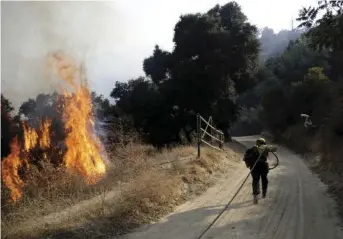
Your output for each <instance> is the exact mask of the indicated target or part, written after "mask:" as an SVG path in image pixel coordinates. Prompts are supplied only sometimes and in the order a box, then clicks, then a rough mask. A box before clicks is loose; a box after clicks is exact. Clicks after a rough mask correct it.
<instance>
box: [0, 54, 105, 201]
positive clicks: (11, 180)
mask: <svg viewBox="0 0 343 239" xmlns="http://www.w3.org/2000/svg"><path fill="white" fill-rule="evenodd" d="M50 60H51V61H50V63H52V64H51V66H52V67H53V69H54V70H55V71H56V73H57V75H58V77H59V78H60V79H61V80H63V82H64V83H67V84H64V85H67V86H66V87H63V84H61V85H60V87H59V88H61V89H64V90H63V92H62V94H63V101H64V105H63V107H61V110H62V116H63V120H64V123H65V131H66V133H67V135H66V139H65V145H66V146H67V151H66V153H65V155H64V158H63V160H64V164H65V165H66V167H67V169H68V170H69V171H70V172H72V173H79V174H81V175H82V176H83V177H84V178H85V181H86V182H87V183H89V184H93V183H96V182H97V181H98V180H99V179H100V178H101V177H102V176H103V175H104V174H105V172H106V166H105V163H104V161H103V159H102V156H101V152H102V150H103V148H102V144H101V143H100V140H99V138H98V137H97V136H96V134H95V132H94V125H93V124H94V115H93V113H92V112H93V107H92V102H91V93H90V91H89V89H88V86H87V84H86V83H85V82H84V81H83V80H82V77H81V74H80V70H79V69H78V67H77V66H76V65H75V63H74V61H73V60H72V59H70V58H68V57H66V56H65V55H63V54H61V53H57V54H53V55H51V58H50ZM51 125H52V121H51V120H49V119H47V120H45V121H41V122H40V124H39V131H38V132H37V131H36V130H35V128H33V127H30V126H28V125H27V123H25V122H24V121H23V122H22V126H23V131H24V142H23V150H24V152H23V157H24V158H23V159H20V157H19V155H20V151H21V150H20V147H19V141H18V138H17V137H16V138H15V139H14V140H13V142H12V143H11V153H10V155H9V156H8V157H6V158H5V159H4V160H3V161H2V168H1V172H2V180H3V182H4V184H5V186H6V187H7V188H9V189H10V190H11V200H12V201H13V202H15V201H17V200H18V199H20V198H21V196H22V192H21V189H22V187H23V186H24V182H23V180H22V179H21V178H20V177H19V174H18V169H19V168H20V167H22V166H23V165H24V163H28V160H27V159H28V157H29V156H30V153H31V150H32V149H34V148H35V147H39V148H40V149H48V148H50V147H53V146H51V138H50V135H51V134H50V130H51ZM47 152H48V151H46V150H45V152H43V159H47V158H48V156H47ZM60 155H61V157H62V153H61V152H60Z"/></svg>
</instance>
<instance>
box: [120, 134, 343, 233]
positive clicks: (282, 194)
mask: <svg viewBox="0 0 343 239" xmlns="http://www.w3.org/2000/svg"><path fill="white" fill-rule="evenodd" d="M237 140H238V141H240V142H241V143H242V144H244V145H246V146H251V145H252V144H253V142H254V140H255V137H252V136H251V137H241V138H237ZM278 155H279V157H280V165H279V167H278V168H276V169H275V170H273V171H271V172H270V174H269V182H270V184H269V185H270V187H269V192H268V195H267V198H266V199H264V200H260V201H259V204H258V205H254V204H252V195H251V193H252V191H251V181H250V179H249V180H248V182H247V184H246V185H245V186H244V187H243V189H242V191H241V192H240V193H239V194H238V196H237V197H236V198H235V200H234V201H233V202H232V204H231V206H230V207H229V208H228V209H227V210H226V211H225V212H224V214H223V215H222V216H221V217H220V218H219V220H218V221H217V222H216V223H215V224H214V225H213V227H212V228H211V229H210V230H209V231H208V232H207V233H206V234H205V235H204V236H203V237H202V238H218V239H221V238H222V239H224V238H225V239H227V238H232V239H233V238H241V239H250V238H251V239H259V238H261V239H274V238H275V239H305V238H308V239H310V238H311V239H323V238H325V239H334V238H337V239H338V238H340V239H341V238H343V232H342V230H341V229H340V228H339V226H338V219H337V217H336V215H335V209H334V202H333V200H332V199H330V197H329V195H328V194H327V193H326V187H325V186H324V185H323V184H322V183H321V182H320V180H319V179H318V178H317V177H316V176H315V175H313V174H312V173H311V172H310V171H309V169H308V168H307V167H306V165H305V164H304V162H303V160H302V159H301V158H300V157H299V156H297V155H295V154H294V153H292V152H291V151H290V150H288V149H286V148H284V147H279V151H278ZM247 173H248V171H247V169H246V168H245V165H244V163H242V166H241V167H240V168H239V170H237V171H236V172H235V173H234V174H233V175H227V176H226V177H224V178H222V179H221V180H220V181H219V182H218V183H217V184H216V185H215V186H214V187H212V188H210V189H209V190H208V191H207V192H206V193H204V194H203V195H202V196H200V197H198V198H196V199H194V200H192V201H189V202H187V203H185V204H183V205H181V206H179V207H178V208H177V209H176V211H175V212H173V213H172V214H170V215H168V216H166V217H164V218H163V219H161V220H160V221H159V222H157V223H155V224H152V225H148V226H144V227H141V228H139V229H138V230H136V231H135V232H134V233H131V234H128V235H125V236H124V237H122V238H123V239H135V238H143V239H144V238H146V239H157V238H163V239H183V238H184V239H195V238H197V237H198V236H199V235H200V234H201V233H202V231H204V230H205V229H206V227H207V226H208V225H209V224H210V223H211V221H212V220H213V219H214V218H215V217H216V216H217V215H218V213H220V211H221V210H222V209H223V208H224V207H225V205H226V203H227V202H228V201H229V200H230V199H231V197H232V196H233V194H234V193H235V192H236V190H237V188H238V187H239V186H240V184H241V182H242V181H243V179H244V178H245V176H246V174H247Z"/></svg>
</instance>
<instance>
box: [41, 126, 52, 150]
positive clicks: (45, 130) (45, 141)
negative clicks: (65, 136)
mask: <svg viewBox="0 0 343 239" xmlns="http://www.w3.org/2000/svg"><path fill="white" fill-rule="evenodd" d="M50 126H51V120H46V121H44V123H42V122H41V123H40V125H39V130H40V132H41V137H40V139H39V146H40V147H41V148H42V149H44V148H49V147H50Z"/></svg>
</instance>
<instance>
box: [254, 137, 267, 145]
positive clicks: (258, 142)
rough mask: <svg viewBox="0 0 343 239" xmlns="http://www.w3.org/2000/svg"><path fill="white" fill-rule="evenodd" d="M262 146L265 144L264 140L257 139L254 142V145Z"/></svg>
mask: <svg viewBox="0 0 343 239" xmlns="http://www.w3.org/2000/svg"><path fill="white" fill-rule="evenodd" d="M262 144H266V140H265V139H264V138H259V139H257V140H256V145H258V146H259V145H262Z"/></svg>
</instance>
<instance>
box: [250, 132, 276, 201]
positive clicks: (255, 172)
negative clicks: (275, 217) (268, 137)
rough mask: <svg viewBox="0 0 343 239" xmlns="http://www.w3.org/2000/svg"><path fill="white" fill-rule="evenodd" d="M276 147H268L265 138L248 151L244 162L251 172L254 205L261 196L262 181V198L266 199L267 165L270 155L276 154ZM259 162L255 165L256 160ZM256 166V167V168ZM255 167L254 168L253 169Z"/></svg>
mask: <svg viewBox="0 0 343 239" xmlns="http://www.w3.org/2000/svg"><path fill="white" fill-rule="evenodd" d="M276 150H277V148H276V147H275V146H271V145H267V144H266V141H265V140H264V139H263V138H259V139H257V140H256V145H255V146H253V147H252V148H251V149H248V150H247V151H246V153H245V156H244V161H245V163H246V165H247V167H248V168H249V169H250V170H251V176H252V179H253V180H252V190H253V196H254V203H257V200H258V195H259V194H260V179H261V181H262V197H263V198H265V197H266V194H267V189H268V177H267V175H268V172H269V165H268V163H267V158H268V153H269V152H276ZM257 159H258V162H257V163H256V165H255V162H256V160H257ZM254 165H255V167H254ZM253 167H254V168H253Z"/></svg>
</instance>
